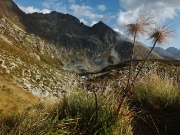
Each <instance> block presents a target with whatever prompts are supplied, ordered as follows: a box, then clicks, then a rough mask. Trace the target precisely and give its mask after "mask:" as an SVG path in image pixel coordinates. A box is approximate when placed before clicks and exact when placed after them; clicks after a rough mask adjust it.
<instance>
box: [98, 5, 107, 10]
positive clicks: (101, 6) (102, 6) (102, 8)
mask: <svg viewBox="0 0 180 135" xmlns="http://www.w3.org/2000/svg"><path fill="white" fill-rule="evenodd" d="M98 9H99V10H100V11H105V10H106V6H105V5H98Z"/></svg>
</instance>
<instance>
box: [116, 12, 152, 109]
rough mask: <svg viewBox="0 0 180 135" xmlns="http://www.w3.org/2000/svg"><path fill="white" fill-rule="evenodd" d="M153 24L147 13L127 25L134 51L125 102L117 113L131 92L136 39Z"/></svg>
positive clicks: (132, 52) (124, 95) (125, 91)
mask: <svg viewBox="0 0 180 135" xmlns="http://www.w3.org/2000/svg"><path fill="white" fill-rule="evenodd" d="M151 24H153V20H152V17H151V16H150V14H149V12H145V13H144V14H141V15H140V16H139V17H138V18H137V19H136V20H135V22H133V23H130V24H127V25H126V30H127V33H128V35H130V36H133V46H132V51H131V62H130V67H129V75H128V80H127V85H126V88H125V90H124V94H123V100H122V102H121V103H120V104H119V106H118V109H117V112H119V111H120V108H121V106H122V104H123V102H124V98H125V97H126V95H127V92H128V91H129V90H128V89H129V88H130V80H131V77H132V69H133V59H134V50H135V45H136V38H137V37H138V36H139V35H143V34H144V33H146V30H147V29H148V27H149V26H150V25H151Z"/></svg>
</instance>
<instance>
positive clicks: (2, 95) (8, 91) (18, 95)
mask: <svg viewBox="0 0 180 135" xmlns="http://www.w3.org/2000/svg"><path fill="white" fill-rule="evenodd" d="M39 102H40V101H39V99H38V98H37V97H35V96H33V95H32V94H31V93H29V92H27V91H25V90H23V89H22V88H20V87H18V86H17V85H16V84H14V83H13V82H12V81H10V80H8V81H7V80H4V79H3V78H0V119H4V118H7V117H9V116H11V115H12V114H13V113H15V112H20V113H22V112H23V111H25V110H27V109H28V108H30V107H32V106H34V105H36V104H38V103H39Z"/></svg>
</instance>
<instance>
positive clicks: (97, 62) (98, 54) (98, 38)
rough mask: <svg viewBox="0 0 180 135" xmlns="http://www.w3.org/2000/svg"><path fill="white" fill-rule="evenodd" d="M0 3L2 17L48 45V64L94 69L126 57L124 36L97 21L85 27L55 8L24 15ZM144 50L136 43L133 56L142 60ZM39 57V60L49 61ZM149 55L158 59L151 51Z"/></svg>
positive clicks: (1, 0)
mask: <svg viewBox="0 0 180 135" xmlns="http://www.w3.org/2000/svg"><path fill="white" fill-rule="evenodd" d="M0 4H1V6H2V7H3V8H2V9H1V10H0V14H1V15H2V16H4V17H6V18H8V20H10V21H11V22H12V23H14V24H16V25H18V26H19V27H21V28H22V29H23V30H24V31H26V32H27V33H32V34H34V35H36V36H37V37H38V38H39V39H40V40H41V41H42V42H44V43H46V47H47V48H52V51H51V55H53V56H52V57H53V59H54V60H52V59H51V60H52V61H51V64H52V65H54V66H56V67H57V68H62V66H63V68H64V69H66V70H69V71H75V72H84V71H97V70H100V69H102V68H104V67H106V66H108V65H112V64H117V63H119V62H123V61H126V60H129V59H130V55H131V54H130V52H131V51H130V50H131V48H132V41H131V40H128V39H124V36H122V35H121V34H119V33H116V32H115V31H114V30H112V29H111V28H110V27H109V26H107V25H106V24H104V23H103V22H101V21H100V22H98V23H97V24H95V25H93V26H92V27H89V26H86V25H84V24H83V23H82V22H80V21H79V19H77V18H76V17H74V16H72V15H69V14H62V13H58V12H55V11H53V12H51V13H49V14H42V13H33V14H25V13H24V12H22V11H21V10H20V9H19V8H18V7H17V5H16V4H15V3H14V2H13V1H12V0H7V1H4V0H0ZM2 36H3V34H2ZM32 44H34V43H32ZM39 48H42V45H39ZM29 50H31V49H29ZM148 51H149V49H148V48H147V47H145V46H144V45H143V44H141V43H137V46H136V52H137V53H136V54H135V58H136V59H144V58H145V57H146V55H147V52H148ZM29 52H30V51H29ZM31 53H32V52H31ZM46 53H47V54H48V53H49V52H46ZM43 57H44V56H43ZM43 57H41V60H44V61H49V62H50V60H47V58H43ZM48 57H49V56H48ZM150 58H153V59H154V58H155V59H161V57H160V56H159V55H157V54H155V53H153V54H152V55H151V57H150ZM57 61H58V62H57ZM59 63H61V64H59Z"/></svg>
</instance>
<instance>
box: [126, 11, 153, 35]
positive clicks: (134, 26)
mask: <svg viewBox="0 0 180 135" xmlns="http://www.w3.org/2000/svg"><path fill="white" fill-rule="evenodd" d="M152 23H153V21H152V17H149V14H148V13H146V14H144V15H141V16H140V17H139V18H137V19H136V21H135V22H134V23H130V24H128V25H126V29H127V32H128V34H129V35H132V36H135V35H136V36H137V35H138V34H144V33H145V32H146V28H147V27H148V26H150V25H151V24H152Z"/></svg>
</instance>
